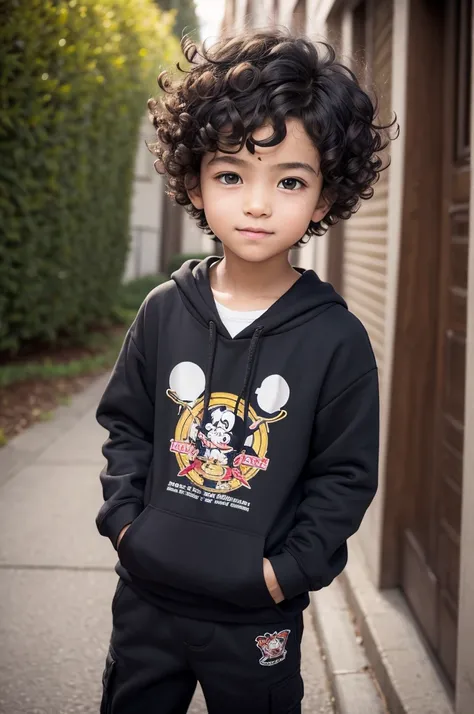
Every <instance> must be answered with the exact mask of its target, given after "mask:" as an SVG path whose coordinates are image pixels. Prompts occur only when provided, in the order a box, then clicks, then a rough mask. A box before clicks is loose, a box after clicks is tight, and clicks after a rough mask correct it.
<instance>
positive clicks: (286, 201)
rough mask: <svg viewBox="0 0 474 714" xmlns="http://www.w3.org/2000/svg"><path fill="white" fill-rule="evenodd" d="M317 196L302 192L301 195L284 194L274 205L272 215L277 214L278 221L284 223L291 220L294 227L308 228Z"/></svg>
mask: <svg viewBox="0 0 474 714" xmlns="http://www.w3.org/2000/svg"><path fill="white" fill-rule="evenodd" d="M317 202H318V199H317V196H314V195H313V193H311V194H309V192H308V193H306V194H302V195H301V196H288V197H286V196H284V197H283V198H281V199H280V200H279V201H278V202H277V203H276V204H275V206H274V215H277V216H278V222H279V223H280V222H281V223H282V225H285V222H287V221H291V225H292V226H293V227H294V228H295V229H296V230H299V229H303V231H305V230H306V229H307V228H308V225H309V222H310V221H311V218H312V216H313V213H314V209H315V207H316V205H317Z"/></svg>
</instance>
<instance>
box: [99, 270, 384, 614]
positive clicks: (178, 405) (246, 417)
mask: <svg viewBox="0 0 474 714" xmlns="http://www.w3.org/2000/svg"><path fill="white" fill-rule="evenodd" d="M217 260H219V258H217V257H211V258H208V259H207V260H204V261H201V262H199V261H188V262H187V263H185V264H184V265H183V266H182V268H180V270H178V271H177V272H176V273H174V274H173V276H172V280H170V281H169V282H168V283H166V284H164V285H161V286H159V287H158V288H156V289H155V290H153V291H152V292H151V293H150V294H149V295H148V297H147V298H146V300H145V302H144V303H143V305H142V307H141V309H140V311H139V313H138V315H137V317H136V320H135V321H134V323H133V325H132V327H131V328H130V330H129V332H128V334H127V337H126V339H125V342H124V345H123V347H122V350H121V353H120V355H119V358H118V360H117V363H116V365H115V368H114V371H113V373H112V376H111V378H110V380H109V383H108V385H107V388H106V390H105V393H104V395H103V397H102V399H101V402H100V404H99V407H98V410H97V419H98V421H99V423H100V424H102V426H104V427H105V428H106V429H108V430H109V433H110V438H109V439H108V440H107V442H106V443H105V444H104V447H103V453H104V456H105V457H106V460H107V466H106V467H105V468H104V470H103V472H102V474H101V482H102V487H103V493H104V504H103V506H102V507H101V509H100V512H99V515H98V517H97V526H98V528H99V531H100V532H101V533H102V534H103V535H106V536H108V537H109V538H110V539H111V540H112V543H113V544H114V546H117V537H118V535H119V533H120V532H121V530H122V528H123V527H124V526H125V525H127V524H129V523H131V525H130V527H129V528H128V529H127V531H126V532H125V535H123V537H122V538H121V540H120V543H119V545H118V555H119V559H120V560H119V563H118V564H117V568H116V569H117V572H118V573H119V574H120V576H121V577H122V578H123V579H125V580H126V581H127V582H129V584H130V585H132V586H133V587H135V588H136V589H137V590H139V591H140V592H141V593H142V595H143V597H145V598H149V599H150V600H152V601H153V602H155V603H156V604H158V605H159V606H161V607H164V608H167V609H168V610H170V611H173V612H177V613H180V614H184V615H188V616H191V617H202V618H204V619H214V620H218V619H223V620H229V621H236V620H242V621H249V622H250V621H255V622H257V621H258V622H274V621H276V620H278V619H283V618H284V617H285V616H287V615H288V613H289V612H294V611H300V610H301V609H303V608H304V607H305V606H306V605H307V603H308V591H310V590H317V589H319V588H321V587H323V586H325V585H328V584H329V583H330V582H331V581H332V580H333V578H334V577H335V576H336V575H338V574H339V573H340V572H341V570H342V569H343V568H344V566H345V563H346V559H347V546H346V541H347V539H348V538H349V537H350V536H351V535H352V534H353V533H354V532H355V530H357V528H358V526H359V524H360V521H361V519H362V517H363V515H364V513H365V510H366V508H367V507H368V505H369V503H370V502H371V500H372V498H373V496H374V494H375V491H376V486H377V463H378V381H377V369H376V364H375V358H374V354H373V351H372V348H371V346H370V342H369V339H368V336H367V333H366V331H365V329H364V328H363V326H362V325H361V323H360V322H359V320H358V319H357V318H356V317H355V316H354V315H352V314H351V313H350V311H349V310H348V309H347V305H346V303H345V302H344V300H343V299H342V297H341V296H340V295H338V294H337V293H336V292H335V291H334V289H333V288H332V286H331V285H329V284H327V283H324V282H322V281H321V280H320V279H319V277H318V276H317V275H316V274H315V273H314V271H312V270H307V271H303V270H301V271H300V273H301V277H300V278H299V279H298V280H297V281H296V283H295V284H294V285H293V286H292V287H291V288H290V289H289V290H288V291H287V292H286V293H285V294H284V295H283V296H282V297H281V298H280V299H279V300H277V301H276V302H275V303H274V304H273V305H272V306H271V307H270V308H269V309H268V310H267V311H266V312H265V313H264V314H263V315H261V317H259V318H258V319H257V320H256V321H255V322H254V323H253V324H252V325H249V326H248V327H246V328H245V329H244V330H242V332H241V333H239V334H238V335H237V336H236V337H234V338H232V337H231V336H230V334H229V333H228V331H227V329H226V327H225V326H224V324H223V323H222V321H221V319H220V317H219V314H218V311H217V308H216V305H215V301H214V297H213V294H212V290H211V287H210V282H209V269H210V266H211V265H212V264H213V263H214V262H215V261H217ZM264 558H268V559H269V560H270V562H271V564H272V566H273V570H274V572H275V575H276V577H277V580H278V582H279V584H280V587H281V589H282V591H283V593H284V596H285V600H284V601H283V602H282V603H281V604H278V605H276V604H275V602H274V601H273V598H272V597H271V595H270V593H269V591H268V588H267V585H266V582H265V579H264V575H263V559H264Z"/></svg>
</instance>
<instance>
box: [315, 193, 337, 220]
mask: <svg viewBox="0 0 474 714" xmlns="http://www.w3.org/2000/svg"><path fill="white" fill-rule="evenodd" d="M331 205H332V204H331V203H330V201H329V200H328V199H327V198H325V197H324V196H323V194H321V195H320V197H319V201H318V205H317V206H316V208H315V211H314V213H313V215H312V217H311V220H312V221H314V222H315V223H319V221H322V220H323V218H324V216H325V215H326V214H327V213H329V211H330V209H331Z"/></svg>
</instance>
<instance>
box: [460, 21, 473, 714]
mask: <svg viewBox="0 0 474 714" xmlns="http://www.w3.org/2000/svg"><path fill="white" fill-rule="evenodd" d="M472 27H473V44H472V46H473V47H474V23H473V25H472ZM473 65H474V63H473ZM471 77H472V81H473V83H472V87H471V97H472V98H474V67H473V71H472V72H471ZM471 101H472V100H471ZM471 147H474V111H471ZM471 176H472V172H471ZM470 205H471V208H472V207H473V206H474V181H473V180H472V179H471V198H470ZM469 246H470V250H469V267H468V305H467V351H466V416H465V431H464V475H463V509H462V527H461V583H460V601H459V638H458V672H457V696H456V714H472V712H473V710H474V557H473V549H474V518H473V514H474V210H471V213H470V230H469Z"/></svg>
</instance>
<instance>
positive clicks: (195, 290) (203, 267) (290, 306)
mask: <svg viewBox="0 0 474 714" xmlns="http://www.w3.org/2000/svg"><path fill="white" fill-rule="evenodd" d="M218 261H219V259H218V258H215V257H213V256H211V257H209V258H207V259H206V260H204V261H202V262H201V261H199V260H189V261H187V262H185V263H184V264H183V265H182V266H181V268H180V269H179V270H178V271H176V272H175V273H174V274H173V275H172V276H171V277H172V279H173V280H174V281H175V282H176V285H177V286H178V289H179V291H180V293H181V297H182V300H183V303H184V304H185V305H186V308H187V310H189V312H190V313H191V314H192V315H193V316H194V317H195V318H196V320H198V321H199V322H200V323H201V324H202V325H203V326H204V327H206V328H207V329H208V330H209V346H208V360H207V366H206V372H205V392H204V410H203V419H205V418H206V415H207V414H208V410H209V400H210V397H211V389H212V374H213V368H214V363H215V355H216V349H217V340H218V335H221V336H222V337H224V338H226V339H236V340H244V341H248V340H250V342H249V347H248V357H247V365H246V369H245V373H244V379H243V383H242V388H241V390H240V393H239V396H238V399H237V401H236V404H235V407H234V414H235V416H237V413H238V410H239V406H240V404H241V403H243V404H244V417H243V423H244V424H247V422H248V409H249V405H250V394H251V390H252V377H253V375H254V372H255V362H256V361H257V360H258V355H259V351H258V345H259V342H260V341H261V339H262V338H263V337H264V335H275V334H281V333H283V332H288V331H289V330H292V329H294V328H295V327H298V326H300V325H303V324H304V323H305V322H309V321H310V320H312V319H314V317H316V316H317V315H318V314H319V313H321V312H323V311H324V310H327V309H328V308H330V307H332V306H333V305H342V306H343V307H345V308H347V305H346V303H345V301H344V300H343V298H342V297H341V296H340V295H339V294H338V293H336V291H335V290H334V288H333V287H332V285H330V284H329V283H323V282H322V281H321V280H320V279H319V277H318V276H317V275H316V273H315V272H314V271H312V270H307V271H304V270H299V272H300V274H301V277H300V278H299V279H298V280H297V281H296V283H295V284H294V285H293V286H292V287H291V288H290V289H289V290H288V291H287V292H286V293H285V294H284V295H283V296H282V297H281V298H280V299H279V300H277V301H276V302H275V303H274V304H273V305H272V306H271V307H270V308H269V309H268V310H267V311H266V312H265V313H264V314H263V315H262V316H261V317H260V318H259V319H258V321H257V322H256V323H254V324H252V325H249V326H248V327H246V328H245V329H244V330H242V332H240V333H239V334H238V335H236V337H234V338H231V336H230V335H229V333H228V331H227V329H226V327H225V325H224V324H223V323H222V321H221V319H220V317H219V314H218V312H217V310H216V304H215V300H214V297H213V294H212V290H211V287H210V281H209V269H210V267H211V265H213V264H214V263H216V262H218ZM275 383H276V381H275ZM250 428H252V425H250ZM201 429H202V424H201V425H200V430H201ZM246 436H247V433H245V432H242V433H241V443H239V444H238V446H237V448H236V451H240V450H241V449H244V450H245V443H244V442H245V438H246Z"/></svg>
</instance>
